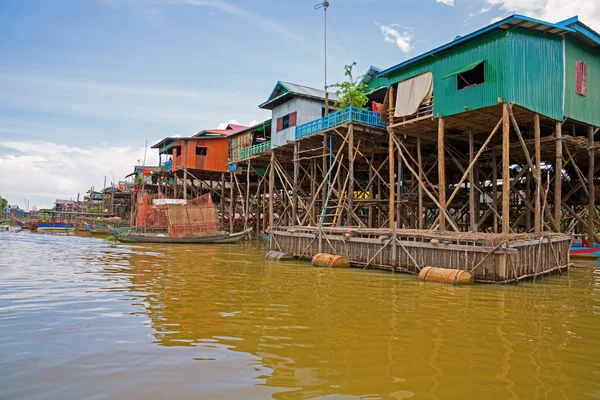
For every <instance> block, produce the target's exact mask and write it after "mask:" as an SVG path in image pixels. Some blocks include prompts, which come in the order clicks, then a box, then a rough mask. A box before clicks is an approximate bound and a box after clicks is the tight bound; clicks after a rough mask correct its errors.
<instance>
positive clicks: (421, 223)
mask: <svg viewBox="0 0 600 400" xmlns="http://www.w3.org/2000/svg"><path fill="white" fill-rule="evenodd" d="M417 163H418V164H419V165H418V167H419V182H423V158H422V155H421V137H420V136H418V137H417ZM417 190H418V193H419V211H418V218H419V229H423V187H422V186H421V185H420V184H419V185H418V188H417Z"/></svg>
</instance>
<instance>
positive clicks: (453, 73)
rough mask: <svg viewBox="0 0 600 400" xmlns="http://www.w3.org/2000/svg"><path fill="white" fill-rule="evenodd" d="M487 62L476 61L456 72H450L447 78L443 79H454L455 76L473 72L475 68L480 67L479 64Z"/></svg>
mask: <svg viewBox="0 0 600 400" xmlns="http://www.w3.org/2000/svg"><path fill="white" fill-rule="evenodd" d="M484 61H485V60H479V61H475V62H474V63H471V64H468V65H465V66H464V67H461V68H457V69H455V70H454V71H452V72H450V73H449V74H448V75H446V76H445V77H443V78H442V79H446V78H450V77H453V76H454V75H458V74H462V73H463V72H467V71H470V70H472V69H473V68H475V67H476V66H478V65H479V64H481V63H482V62H484Z"/></svg>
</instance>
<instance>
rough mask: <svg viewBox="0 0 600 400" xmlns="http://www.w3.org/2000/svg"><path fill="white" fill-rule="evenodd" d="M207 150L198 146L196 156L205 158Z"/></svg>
mask: <svg viewBox="0 0 600 400" xmlns="http://www.w3.org/2000/svg"><path fill="white" fill-rule="evenodd" d="M206 151H207V148H206V147H202V146H196V155H197V156H205V155H206Z"/></svg>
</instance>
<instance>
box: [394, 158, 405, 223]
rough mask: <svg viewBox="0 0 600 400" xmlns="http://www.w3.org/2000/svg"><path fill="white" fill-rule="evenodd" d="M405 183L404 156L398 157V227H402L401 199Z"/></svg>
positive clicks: (396, 207) (396, 206) (396, 205)
mask: <svg viewBox="0 0 600 400" xmlns="http://www.w3.org/2000/svg"><path fill="white" fill-rule="evenodd" d="M403 183H404V177H403V176H402V158H400V157H398V167H397V171H396V204H395V209H396V227H400V228H402V227H403V225H402V213H401V211H402V210H401V208H400V200H401V196H402V184H403Z"/></svg>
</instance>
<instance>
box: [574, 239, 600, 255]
mask: <svg viewBox="0 0 600 400" xmlns="http://www.w3.org/2000/svg"><path fill="white" fill-rule="evenodd" d="M586 244H587V243H586ZM569 255H570V256H571V257H575V258H587V259H595V258H600V244H597V245H595V246H594V247H582V246H581V243H575V244H573V246H571V249H570V250H569Z"/></svg>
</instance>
